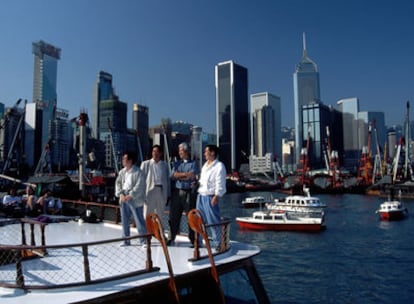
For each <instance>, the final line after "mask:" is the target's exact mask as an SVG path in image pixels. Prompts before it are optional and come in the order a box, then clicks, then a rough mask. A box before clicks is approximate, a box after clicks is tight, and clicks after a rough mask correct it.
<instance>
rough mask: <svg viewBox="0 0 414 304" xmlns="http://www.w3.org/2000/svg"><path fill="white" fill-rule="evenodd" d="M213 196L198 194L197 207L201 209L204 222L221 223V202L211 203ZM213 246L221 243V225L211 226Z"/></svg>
mask: <svg viewBox="0 0 414 304" xmlns="http://www.w3.org/2000/svg"><path fill="white" fill-rule="evenodd" d="M211 199H212V196H210V195H200V194H199V195H198V196H197V206H196V208H197V209H198V210H199V211H200V213H201V216H202V217H203V221H204V224H205V225H207V224H219V223H221V217H220V209H219V204H218V203H217V204H216V205H214V206H212V205H211ZM210 231H211V237H212V244H211V245H212V246H213V247H217V246H219V245H220V243H221V225H217V226H213V227H210Z"/></svg>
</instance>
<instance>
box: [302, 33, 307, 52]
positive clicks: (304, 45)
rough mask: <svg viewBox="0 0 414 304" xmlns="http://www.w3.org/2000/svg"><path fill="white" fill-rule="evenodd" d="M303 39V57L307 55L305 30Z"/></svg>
mask: <svg viewBox="0 0 414 304" xmlns="http://www.w3.org/2000/svg"><path fill="white" fill-rule="evenodd" d="M302 41H303V57H305V56H307V50H306V34H305V32H303V34H302Z"/></svg>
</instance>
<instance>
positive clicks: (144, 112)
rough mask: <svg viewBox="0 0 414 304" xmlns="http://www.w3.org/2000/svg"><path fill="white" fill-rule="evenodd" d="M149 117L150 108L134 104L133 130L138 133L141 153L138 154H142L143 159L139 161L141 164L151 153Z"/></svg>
mask: <svg viewBox="0 0 414 304" xmlns="http://www.w3.org/2000/svg"><path fill="white" fill-rule="evenodd" d="M148 116H149V110H148V107H146V106H142V105H139V104H137V103H134V104H133V105H132V128H133V129H134V131H135V132H136V133H137V134H136V136H137V140H138V139H139V146H140V149H141V151H138V152H140V154H141V155H140V156H142V159H139V161H140V162H141V161H143V160H145V158H146V156H147V155H148V154H149V151H150V141H149V133H148V129H149V122H148Z"/></svg>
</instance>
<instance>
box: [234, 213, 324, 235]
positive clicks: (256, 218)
mask: <svg viewBox="0 0 414 304" xmlns="http://www.w3.org/2000/svg"><path fill="white" fill-rule="evenodd" d="M236 221H237V223H238V224H239V226H240V228H242V229H252V230H277V231H320V230H322V229H324V225H323V223H324V216H323V214H321V215H320V216H317V217H303V216H300V215H299V214H298V213H291V212H286V211H279V212H274V211H255V212H253V214H252V216H250V217H237V218H236Z"/></svg>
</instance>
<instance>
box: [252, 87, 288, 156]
mask: <svg viewBox="0 0 414 304" xmlns="http://www.w3.org/2000/svg"><path fill="white" fill-rule="evenodd" d="M250 109H251V110H250V112H251V125H250V138H251V139H250V145H251V153H250V154H251V155H256V156H264V155H265V154H266V153H272V154H273V155H274V156H276V157H280V158H281V156H282V132H281V128H282V123H281V118H282V117H281V110H280V97H278V96H275V95H272V94H270V93H268V92H263V93H256V94H252V95H251V96H250Z"/></svg>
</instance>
